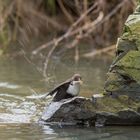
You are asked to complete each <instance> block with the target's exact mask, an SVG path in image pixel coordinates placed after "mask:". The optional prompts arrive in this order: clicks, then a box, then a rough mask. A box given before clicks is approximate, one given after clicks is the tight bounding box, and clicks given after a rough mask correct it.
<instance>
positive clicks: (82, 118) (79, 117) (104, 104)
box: [40, 96, 140, 126]
mask: <svg viewBox="0 0 140 140" xmlns="http://www.w3.org/2000/svg"><path fill="white" fill-rule="evenodd" d="M139 105H140V103H137V102H135V101H133V100H131V99H129V100H128V98H127V97H120V98H117V99H116V98H112V97H107V96H104V97H102V98H100V99H97V100H96V102H93V101H92V100H91V99H89V98H84V97H75V98H72V99H67V100H64V101H61V102H52V103H51V104H49V105H48V106H47V108H46V109H45V111H44V113H43V115H42V117H41V119H40V121H43V122H45V123H47V124H54V123H55V124H62V125H77V124H82V125H90V126H104V125H140V113H139V110H140V109H139V107H138V106H139Z"/></svg>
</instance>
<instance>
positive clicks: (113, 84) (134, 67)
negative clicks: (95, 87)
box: [105, 5, 140, 100]
mask: <svg viewBox="0 0 140 140" xmlns="http://www.w3.org/2000/svg"><path fill="white" fill-rule="evenodd" d="M116 47H117V49H116V58H115V60H114V62H113V63H112V65H111V67H110V71H109V72H108V79H107V81H106V84H105V91H106V92H107V93H111V94H113V93H115V94H117V95H128V96H130V97H132V98H134V99H137V100H139V99H140V5H138V7H137V8H136V11H135V12H134V14H132V15H130V16H129V17H128V19H127V21H126V23H125V27H124V33H123V35H122V36H121V37H120V38H119V39H118V41H117V45H116Z"/></svg>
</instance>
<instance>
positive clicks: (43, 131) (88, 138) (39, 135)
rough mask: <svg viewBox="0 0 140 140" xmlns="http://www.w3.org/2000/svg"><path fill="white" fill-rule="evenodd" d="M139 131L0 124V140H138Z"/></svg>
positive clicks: (114, 128) (123, 128)
mask: <svg viewBox="0 0 140 140" xmlns="http://www.w3.org/2000/svg"><path fill="white" fill-rule="evenodd" d="M134 130H135V131H134ZM139 131H140V128H139V127H135V128H133V127H105V128H84V127H62V126H61V127H60V126H57V127H52V126H43V125H42V126H41V125H38V124H31V123H29V124H28V123H27V124H0V140H50V139H51V140H119V139H120V140H139V138H140V134H139Z"/></svg>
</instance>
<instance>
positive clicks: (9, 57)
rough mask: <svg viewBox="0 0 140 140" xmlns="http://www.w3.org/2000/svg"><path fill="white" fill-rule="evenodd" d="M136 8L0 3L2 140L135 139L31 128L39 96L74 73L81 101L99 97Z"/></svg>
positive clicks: (88, 0) (55, 0)
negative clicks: (80, 83)
mask: <svg viewBox="0 0 140 140" xmlns="http://www.w3.org/2000/svg"><path fill="white" fill-rule="evenodd" d="M135 7H136V0H0V134H1V139H2V140H3V139H8V140H9V139H20V140H21V139H22V140H23V139H26V140H27V139H36V138H38V139H42V140H43V139H45V140H46V139H57V140H58V139H63V138H65V139H67V140H69V139H77V140H78V139H94V138H95V139H108V138H109V139H114V138H118V137H119V136H118V137H117V135H120V137H119V138H124V139H129V138H130V139H131V136H133V138H135V137H136V136H137V137H139V128H138V129H137V130H136V129H135V131H134V129H133V127H132V128H131V129H128V128H127V129H126V128H123V129H122V128H121V129H120V127H118V128H112V127H111V128H110V127H109V128H103V129H102V128H101V129H100V128H94V129H93V128H92V129H91V128H85V129H83V127H82V128H72V129H71V128H70V129H66V128H64V129H63V128H62V126H59V127H58V128H51V127H49V126H46V125H45V126H40V125H38V124H36V125H35V122H37V121H38V119H39V118H40V116H41V115H42V112H43V110H44V107H45V106H46V104H47V102H48V100H47V99H44V98H43V97H44V95H45V94H46V93H47V92H49V91H50V90H52V89H53V88H54V87H55V86H56V85H58V84H60V83H61V82H63V81H65V80H66V79H68V78H70V77H71V76H72V75H73V74H74V73H80V74H81V76H82V78H83V81H84V84H83V86H82V88H81V92H80V96H85V97H91V96H92V95H93V94H97V93H102V92H103V90H104V82H105V80H106V74H107V72H108V69H109V66H110V64H111V63H112V60H113V57H115V44H116V41H117V38H118V37H119V36H120V35H121V34H122V33H123V27H124V23H125V21H126V19H127V17H128V16H129V15H130V14H131V13H132V12H133V11H134V9H135ZM32 122H33V124H32ZM25 123H26V124H25ZM60 127H61V128H60ZM132 129H133V130H132ZM130 131H131V132H130ZM136 139H137V138H136ZM138 139H139V138H138Z"/></svg>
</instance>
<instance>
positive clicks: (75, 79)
mask: <svg viewBox="0 0 140 140" xmlns="http://www.w3.org/2000/svg"><path fill="white" fill-rule="evenodd" d="M72 80H73V81H75V82H78V83H80V84H82V83H83V81H82V77H81V75H80V74H74V75H73V77H72Z"/></svg>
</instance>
